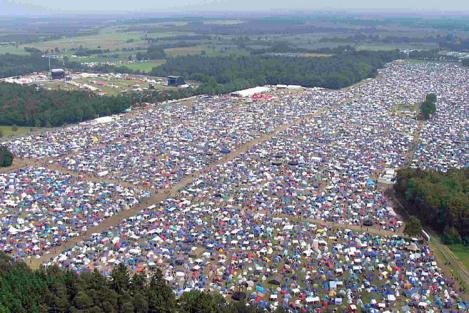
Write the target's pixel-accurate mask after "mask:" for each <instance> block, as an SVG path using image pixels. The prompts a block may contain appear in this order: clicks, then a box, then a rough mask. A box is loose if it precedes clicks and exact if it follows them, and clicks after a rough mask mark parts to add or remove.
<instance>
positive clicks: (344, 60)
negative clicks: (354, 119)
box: [152, 51, 401, 94]
mask: <svg viewBox="0 0 469 313" xmlns="http://www.w3.org/2000/svg"><path fill="white" fill-rule="evenodd" d="M400 57H401V54H400V53H399V52H397V51H378V52H374V51H373V52H372V51H359V52H358V51H348V52H346V53H342V54H337V55H334V56H331V57H328V58H306V57H286V56H253V55H252V56H219V57H206V56H199V55H192V56H181V57H176V58H169V59H168V60H167V62H166V63H165V64H163V65H161V66H159V67H157V68H155V69H154V70H153V71H152V75H155V76H167V75H182V76H184V77H185V78H186V79H189V80H195V81H199V82H202V83H203V84H202V86H201V89H202V92H203V93H208V94H214V93H225V92H230V91H233V90H238V89H241V88H247V87H253V86H256V85H265V84H292V85H302V86H305V87H325V88H332V89H338V88H343V87H346V86H349V85H351V84H354V83H356V82H359V81H360V80H363V79H365V78H369V77H373V76H375V75H376V73H377V69H378V68H380V67H382V66H384V64H386V63H387V62H390V61H393V60H395V59H398V58H400Z"/></svg>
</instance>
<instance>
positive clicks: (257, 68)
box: [0, 49, 400, 127]
mask: <svg viewBox="0 0 469 313" xmlns="http://www.w3.org/2000/svg"><path fill="white" fill-rule="evenodd" d="M157 51H158V50H157V49H154V50H152V49H149V50H148V52H147V53H152V52H154V53H158V52H157ZM35 55H36V54H31V56H30V57H31V58H35ZM399 56H400V54H399V53H398V52H364V51H362V52H356V51H348V50H347V51H343V52H342V53H340V54H338V55H335V56H332V57H328V58H304V57H301V58H300V57H298V58H297V57H279V56H275V57H266V56H250V57H235V56H232V57H203V56H185V57H176V58H170V59H169V60H168V63H166V64H165V65H163V66H161V67H158V68H156V69H154V71H153V73H152V74H153V75H157V76H166V75H170V74H180V75H183V76H184V77H185V78H186V79H190V80H195V81H198V82H201V83H202V85H201V86H200V87H198V88H197V89H186V90H180V91H163V92H160V91H147V92H143V93H137V94H131V95H123V96H115V97H100V96H96V95H94V94H92V93H86V92H81V91H75V92H65V91H60V90H57V91H52V90H51V91H49V90H43V89H37V88H35V87H34V86H20V85H13V84H7V83H0V124H1V125H18V126H34V127H44V126H45V127H51V126H61V125H64V124H70V123H77V122H82V121H85V120H89V119H93V118H96V117H98V116H104V115H110V114H115V113H120V112H123V111H124V110H126V109H127V108H129V107H130V106H132V105H134V104H137V103H139V102H159V101H164V100H168V99H178V98H183V97H189V96H193V95H197V94H220V93H227V92H231V91H234V90H239V89H243V88H249V87H254V86H256V85H265V84H294V85H303V86H307V87H313V86H319V87H325V88H334V89H337V88H342V87H346V86H349V85H351V84H354V83H356V82H358V81H360V80H363V79H365V78H368V77H372V76H374V75H376V73H377V69H378V68H380V67H382V66H384V64H385V63H387V62H389V61H392V60H394V59H396V58H398V57H399ZM14 57H15V58H16V57H18V56H14ZM18 58H21V57H18ZM39 58H40V57H39ZM40 59H42V60H46V59H43V58H40ZM0 60H1V58H0ZM33 60H35V59H33ZM23 61H26V59H23ZM16 62H21V60H20V59H18V60H16ZM29 65H30V66H33V67H35V69H34V70H39V69H40V68H41V66H48V65H45V64H42V63H34V62H32V63H29ZM11 70H14V69H13V68H12V69H11ZM29 70H31V69H29ZM95 70H102V71H112V70H116V68H114V67H113V66H107V67H103V68H102V69H101V68H98V69H95ZM25 71H26V69H25ZM15 73H16V74H19V73H18V72H15ZM10 74H11V73H10ZM16 74H15V75H16Z"/></svg>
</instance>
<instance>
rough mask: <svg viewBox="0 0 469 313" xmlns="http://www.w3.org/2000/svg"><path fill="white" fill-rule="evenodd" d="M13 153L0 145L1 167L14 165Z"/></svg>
mask: <svg viewBox="0 0 469 313" xmlns="http://www.w3.org/2000/svg"><path fill="white" fill-rule="evenodd" d="M13 158H14V156H13V153H11V152H10V151H9V150H8V148H7V147H5V146H1V145H0V167H8V166H10V165H11V164H12V163H13Z"/></svg>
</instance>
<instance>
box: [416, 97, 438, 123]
mask: <svg viewBox="0 0 469 313" xmlns="http://www.w3.org/2000/svg"><path fill="white" fill-rule="evenodd" d="M436 100H437V97H436V95H435V94H434V93H429V94H427V96H426V97H425V101H423V102H422V103H421V104H420V106H419V109H420V114H419V118H421V119H422V120H428V119H429V118H430V117H431V116H432V115H433V114H435V113H436Z"/></svg>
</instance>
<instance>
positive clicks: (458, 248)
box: [448, 244, 469, 270]
mask: <svg viewBox="0 0 469 313" xmlns="http://www.w3.org/2000/svg"><path fill="white" fill-rule="evenodd" d="M448 248H450V249H451V251H453V253H454V254H455V255H456V256H457V257H458V259H459V260H461V262H462V263H463V264H464V266H465V267H466V269H468V270H469V247H468V246H464V245H462V244H457V245H449V246H448Z"/></svg>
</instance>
